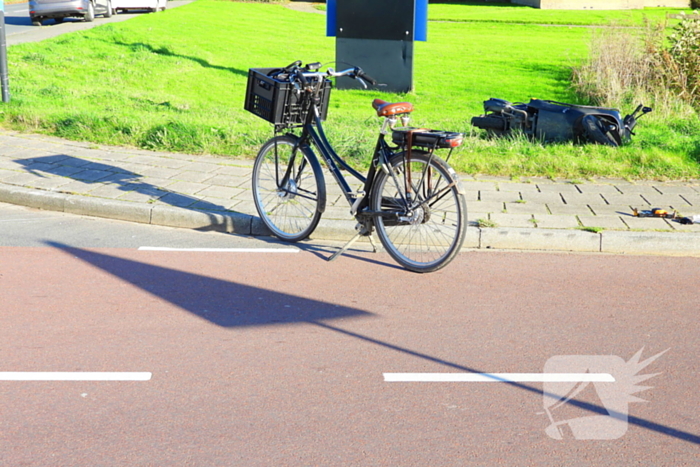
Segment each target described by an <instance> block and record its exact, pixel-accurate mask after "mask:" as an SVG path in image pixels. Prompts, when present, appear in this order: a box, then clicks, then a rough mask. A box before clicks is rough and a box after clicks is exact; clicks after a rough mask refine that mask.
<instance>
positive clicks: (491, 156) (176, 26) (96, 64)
mask: <svg viewBox="0 0 700 467" xmlns="http://www.w3.org/2000/svg"><path fill="white" fill-rule="evenodd" d="M441 6H443V5H437V4H436V5H433V4H431V7H430V8H431V17H432V16H433V15H434V11H436V10H435V9H436V7H441ZM444 6H445V7H449V8H453V9H456V10H455V11H457V12H458V11H460V10H459V9H460V8H461V9H462V10H464V12H465V13H464V15H463V17H467V16H468V14H467V13H469V12H471V13H469V14H476V13H478V11H479V9H480V8H492V9H493V10H492V11H493V12H496V13H497V12H498V11H501V10H500V9H499V8H500V7H472V6H456V5H444ZM503 8H504V10H503V11H504V14H505V13H507V12H508V11H510V9H511V8H513V7H503ZM515 10H519V11H523V12H524V13H523V15H524V16H522V17H523V18H525V19H527V18H536V17H535V16H533V15H536V14H537V12H542V11H540V10H534V9H528V8H519V7H515ZM437 11H439V9H437ZM542 13H544V12H542ZM578 13H580V14H583V13H589V12H577V14H578ZM454 14H455V15H457V13H454ZM533 23H537V22H536V21H533ZM294 31H303V34H294V33H293V32H294ZM428 35H429V37H428V39H429V41H428V42H425V43H417V44H416V47H415V73H414V75H415V87H416V90H415V92H412V93H410V94H408V95H391V94H389V95H387V94H383V93H380V92H374V91H372V92H362V91H337V90H334V91H333V92H332V95H331V104H330V110H329V117H328V121H327V125H326V129H327V131H328V133H329V136H330V137H331V139H332V141H333V142H334V144H335V145H336V146H337V147H338V149H339V150H340V151H341V152H342V153H343V154H347V155H349V156H350V157H352V158H353V159H354V161H355V163H356V164H358V165H360V166H362V165H365V164H366V163H367V162H368V158H369V153H370V152H371V150H372V148H373V144H374V143H373V142H374V139H375V138H376V133H377V130H378V128H379V125H380V121H379V120H378V119H377V118H376V116H375V115H374V113H373V110H372V109H371V107H370V104H371V101H372V99H374V98H375V97H381V98H383V99H385V100H408V101H411V102H412V103H413V104H414V105H415V107H416V112H414V117H413V122H412V123H413V124H414V125H416V126H429V127H432V128H441V129H449V130H454V131H462V132H465V133H467V134H468V135H469V137H468V138H466V139H465V144H464V145H463V146H462V147H461V148H459V149H458V150H457V151H456V152H455V154H454V155H453V157H452V159H451V161H450V162H451V164H452V165H453V166H454V167H455V168H456V169H457V170H460V171H463V172H468V173H485V174H493V175H508V176H512V177H520V176H524V177H525V176H536V175H544V176H550V177H564V178H588V177H594V176H611V177H624V178H631V179H638V178H698V177H699V176H700V122H699V120H698V118H697V115H696V114H694V113H688V112H687V110H686V113H685V114H684V116H683V117H678V118H674V119H671V120H670V121H667V120H666V119H665V118H661V114H657V115H655V114H651V115H649V116H647V117H645V118H644V119H643V120H642V121H641V122H640V124H639V126H638V128H637V132H638V137H637V138H635V140H634V142H633V144H631V145H630V146H627V147H624V148H620V149H613V148H607V147H599V146H593V145H588V146H575V145H571V144H559V145H547V146H543V145H541V144H537V143H532V142H530V141H527V140H524V139H522V138H515V139H512V140H503V141H492V140H488V139H486V138H485V137H484V136H483V134H482V133H481V132H480V131H478V130H474V129H473V128H472V127H471V125H470V123H469V121H470V119H471V117H472V116H475V115H478V114H480V113H481V112H482V101H483V100H485V99H487V98H489V97H500V98H505V99H508V100H511V101H524V100H525V101H526V100H528V99H529V98H530V97H539V98H543V99H553V100H560V101H570V102H577V97H576V96H575V95H574V94H573V93H572V91H571V87H570V85H569V76H570V70H571V67H572V66H575V65H576V64H578V63H580V62H581V60H583V59H584V58H585V57H586V56H587V53H588V43H589V40H590V37H591V30H590V28H582V27H548V26H539V25H537V24H527V25H526V24H501V23H497V22H492V21H491V22H489V21H473V22H469V23H464V22H431V24H430V26H429V32H428ZM334 56H335V41H334V39H333V38H327V37H325V17H324V15H319V14H309V13H301V12H296V11H292V10H290V9H288V8H286V7H284V6H282V5H274V4H265V3H232V2H223V1H214V0H198V1H196V2H194V3H191V4H189V5H186V6H182V7H178V8H174V9H170V10H167V11H166V12H164V13H158V14H150V15H143V16H139V17H137V18H134V19H132V20H129V21H127V22H123V23H115V24H108V25H103V26H99V27H96V28H94V29H91V30H88V31H83V32H77V33H72V34H67V35H63V36H59V37H56V38H53V39H48V40H45V41H42V42H40V43H35V44H21V45H17V46H12V47H10V48H9V50H8V60H9V64H10V65H9V66H10V91H11V96H12V101H11V102H10V103H9V104H5V105H3V107H2V108H0V124H2V125H3V126H5V127H8V128H14V129H21V130H25V131H36V132H45V133H49V134H54V135H57V136H61V137H65V138H70V139H75V140H84V141H91V142H94V143H100V144H122V145H133V146H138V147H143V148H148V149H154V150H165V151H178V152H189V153H194V154H197V153H209V154H216V155H221V156H226V157H235V158H241V157H253V156H254V155H255V153H256V151H257V148H258V147H259V146H260V145H261V144H262V142H264V141H265V140H266V139H267V138H269V137H270V136H271V134H272V130H271V126H270V125H269V124H267V123H266V122H264V121H263V120H261V119H258V118H257V117H255V116H253V115H252V114H250V113H248V112H245V111H244V110H243V101H244V96H245V88H246V82H247V72H248V68H256V67H274V66H283V65H286V64H288V63H291V62H292V61H294V60H297V59H301V60H303V61H305V62H312V61H321V62H332V61H333V60H334ZM623 110H628V109H623Z"/></svg>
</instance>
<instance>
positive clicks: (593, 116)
mask: <svg viewBox="0 0 700 467" xmlns="http://www.w3.org/2000/svg"><path fill="white" fill-rule="evenodd" d="M484 112H485V113H484V115H481V116H479V117H474V118H472V125H474V126H475V127H477V128H481V129H483V130H487V131H488V132H489V134H491V135H494V136H508V135H510V134H512V133H513V132H517V131H520V132H522V133H524V134H525V135H527V136H528V137H530V138H533V139H537V140H539V141H544V142H563V141H575V142H579V143H586V142H590V143H597V144H605V145H608V146H613V147H617V146H620V145H621V144H624V143H626V142H628V141H629V140H630V138H631V137H632V136H633V135H634V132H633V130H634V127H635V126H636V125H637V120H638V119H639V117H641V116H642V115H645V114H647V113H649V112H651V108H649V107H644V106H642V105H640V106H638V107H637V109H636V110H635V111H634V112H632V113H631V114H629V115H627V116H626V117H625V118H622V117H621V115H620V111H619V110H617V109H610V108H605V107H590V106H584V105H572V104H564V103H562V102H555V101H547V100H540V99H531V100H530V102H529V103H527V104H523V103H516V104H511V103H510V102H508V101H506V100H503V99H494V98H491V99H489V100H487V101H485V102H484Z"/></svg>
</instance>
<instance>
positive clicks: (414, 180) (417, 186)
mask: <svg viewBox="0 0 700 467" xmlns="http://www.w3.org/2000/svg"><path fill="white" fill-rule="evenodd" d="M389 165H390V170H389V173H386V172H385V171H383V170H379V171H378V172H377V178H376V179H375V183H374V187H373V188H372V198H371V200H370V203H371V206H372V211H374V212H379V213H381V215H378V216H377V217H376V220H375V227H376V228H377V234H378V235H379V239H380V240H381V242H382V245H384V248H385V249H386V250H387V252H388V253H389V254H390V255H391V257H392V258H394V260H396V261H397V262H398V263H399V264H401V265H402V266H403V267H405V268H406V269H409V270H411V271H415V272H432V271H436V270H438V269H440V268H442V267H444V266H446V265H447V264H448V263H449V262H450V261H452V260H453V259H454V258H455V256H457V254H458V253H459V250H460V249H461V248H462V244H463V243H464V237H465V235H466V228H467V203H466V201H465V198H464V195H463V194H462V193H461V188H460V183H459V179H458V177H457V174H456V173H455V172H454V170H452V169H451V168H450V166H449V165H447V163H446V162H444V161H443V160H442V159H440V158H438V157H435V156H432V157H431V156H430V155H429V154H428V153H426V152H425V151H417V150H414V151H412V154H411V161H410V167H409V164H406V161H405V157H404V154H403V153H402V154H398V155H396V156H394V157H393V158H392V159H391V161H390V164H389ZM409 173H410V176H409V175H408V174H409ZM409 188H410V189H409Z"/></svg>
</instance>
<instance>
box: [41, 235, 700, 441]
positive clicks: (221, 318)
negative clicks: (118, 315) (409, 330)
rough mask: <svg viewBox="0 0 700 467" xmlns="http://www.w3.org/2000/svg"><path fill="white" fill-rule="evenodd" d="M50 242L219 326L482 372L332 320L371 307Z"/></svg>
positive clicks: (593, 408)
mask: <svg viewBox="0 0 700 467" xmlns="http://www.w3.org/2000/svg"><path fill="white" fill-rule="evenodd" d="M46 244H47V245H48V246H51V247H53V248H57V249H59V250H63V251H65V252H66V253H67V254H69V255H71V256H72V257H75V258H78V259H80V260H81V261H83V262H85V263H87V264H89V265H91V266H94V267H96V268H99V269H101V270H103V271H105V272H107V273H109V274H111V275H113V276H115V277H117V278H119V279H121V280H123V281H125V282H128V283H129V284H132V285H133V286H135V287H138V288H140V289H142V290H144V291H146V292H148V293H150V294H152V295H154V296H156V297H158V298H160V299H162V300H166V301H168V302H170V303H172V304H173V305H175V306H177V307H179V308H181V309H183V310H185V311H187V312H189V313H191V314H193V315H195V316H197V317H199V318H201V319H205V320H207V321H209V322H211V323H213V324H215V325H217V326H222V327H226V328H235V327H247V326H268V325H285V324H297V323H305V324H310V325H315V326H318V327H320V328H322V329H325V330H327V331H331V332H336V333H339V334H342V335H344V336H347V337H351V338H353V339H357V340H360V341H362V342H365V343H367V344H370V345H375V346H378V347H381V348H384V349H387V350H391V351H394V352H399V353H402V354H406V355H410V356H412V357H415V358H419V359H421V360H425V361H428V362H432V363H436V364H439V365H442V366H445V367H447V368H450V369H453V370H458V371H460V372H467V373H481V374H483V373H484V372H483V371H480V370H479V369H477V368H472V367H469V366H466V365H462V364H459V363H455V362H450V361H447V360H444V359H441V358H438V357H435V356H432V355H428V354H425V353H422V352H419V351H416V350H412V349H409V348H406V347H401V346H398V345H395V344H392V343H390V342H385V341H381V340H379V339H375V338H373V337H369V336H365V335H362V334H359V333H356V332H353V331H350V330H347V329H343V328H341V327H339V326H337V325H334V324H330V323H329V322H328V321H333V320H337V319H341V318H374V317H376V315H374V314H373V313H370V312H367V311H363V310H359V309H356V308H349V307H344V306H340V305H334V304H333V303H328V302H321V301H317V300H312V299H307V298H303V297H297V296H294V295H290V294H286V293H281V292H276V291H273V290H265V289H261V288H258V287H253V286H248V285H243V284H237V283H235V282H229V281H224V280H221V279H215V278H212V277H206V276H203V275H199V274H193V273H189V272H183V271H178V270H175V269H169V268H165V267H162V266H154V265H151V264H147V263H142V262H138V261H134V260H130V259H123V258H118V257H115V256H110V255H106V254H102V253H97V252H95V251H88V250H83V249H80V248H73V247H69V246H67V245H64V244H60V243H57V242H46ZM494 381H502V382H503V383H504V384H508V385H509V386H511V387H513V388H515V389H519V390H523V391H526V392H527V393H530V394H533V395H535V396H537V397H549V398H554V399H556V400H560V399H561V397H560V396H559V395H556V394H551V393H548V392H546V391H544V390H542V389H539V388H537V387H534V386H531V385H528V384H523V383H517V382H505V381H503V380H499V378H498V377H494ZM562 403H563V404H568V405H570V406H573V407H577V408H579V409H583V410H585V411H588V412H592V413H594V414H598V415H604V416H609V417H612V418H617V419H627V420H628V423H630V424H632V425H636V426H639V427H642V428H645V429H647V430H650V431H654V432H657V433H661V434H664V435H666V436H670V437H672V438H677V439H680V440H683V441H686V442H689V443H693V444H700V436H698V435H695V434H693V433H689V432H686V431H683V430H678V429H675V428H673V427H669V426H666V425H661V424H658V423H655V422H653V421H650V420H645V419H642V418H638V417H629V418H627V414H623V413H617V412H615V411H614V410H610V409H608V408H606V407H602V406H600V405H596V404H592V403H589V402H584V401H579V400H576V399H568V400H565V401H563V402H562Z"/></svg>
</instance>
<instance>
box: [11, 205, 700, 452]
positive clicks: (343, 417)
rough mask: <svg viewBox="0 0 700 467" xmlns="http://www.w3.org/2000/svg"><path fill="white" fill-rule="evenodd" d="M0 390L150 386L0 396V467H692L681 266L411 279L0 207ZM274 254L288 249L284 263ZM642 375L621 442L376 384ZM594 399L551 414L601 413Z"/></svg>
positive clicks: (503, 401)
mask: <svg viewBox="0 0 700 467" xmlns="http://www.w3.org/2000/svg"><path fill="white" fill-rule="evenodd" d="M0 245H1V246H0V293H1V294H2V309H1V310H0V319H1V320H2V325H1V326H0V372H2V371H70V372H75V371H148V372H152V374H153V377H152V379H151V380H150V381H147V382H102V383H97V382H10V381H5V382H1V381H0V465H37V466H65V465H72V466H96V465H130V466H137V465H202V466H217V465H221V466H231V465H242V466H253V465H261V466H270V465H275V466H283V465H285V466H286V465H289V466H297V465H300V466H301V465H339V466H347V465H389V466H395V465H421V466H422V465H430V466H442V465H444V466H457V465H459V466H462V465H521V466H522V465H567V466H568V465H576V466H585V465H636V464H639V465H656V466H671V465H673V466H678V465H693V464H695V463H696V461H697V456H698V445H699V443H700V438H699V437H698V435H699V434H700V420H699V418H698V411H697V407H698V406H700V396H698V392H697V387H698V383H700V381H699V376H698V371H697V355H698V346H699V344H698V341H697V331H698V327H697V312H698V300H697V298H698V288H697V284H698V279H697V271H698V270H700V259H697V258H661V257H643V256H637V257H624V256H607V255H567V254H533V253H528V254H525V253H489V252H466V253H463V254H461V255H460V256H459V257H458V258H457V259H456V260H455V261H454V262H453V263H452V264H451V265H450V266H449V267H447V268H446V269H444V270H442V271H439V272H437V273H434V274H428V275H417V274H412V273H409V272H406V271H404V270H402V269H399V268H397V267H395V266H394V265H393V263H391V262H390V260H389V258H388V256H387V255H385V254H383V253H377V254H371V253H366V252H361V251H354V252H352V253H351V254H349V255H347V256H344V257H342V258H340V259H339V260H338V261H336V262H334V263H327V262H325V261H324V258H325V257H327V256H328V254H329V252H330V251H332V248H331V247H330V246H329V245H324V244H315V243H308V244H305V245H301V251H299V252H298V253H280V252H277V253H252V252H251V253H240V252H238V253H232V252H228V253H203V252H181V251H180V252H173V251H143V250H138V247H139V246H163V247H172V246H174V247H180V248H181V247H184V246H192V247H203V246H206V247H225V248H230V247H233V246H236V247H241V246H245V247H251V246H255V247H265V248H279V247H280V245H277V244H275V243H268V242H265V241H264V239H262V240H261V239H241V238H236V237H234V236H231V235H225V234H214V233H205V232H189V231H177V230H173V229H166V228H159V227H154V226H140V225H134V224H124V223H120V222H115V221H106V220H99V219H86V218H79V217H72V216H69V215H64V214H57V213H43V212H36V211H31V210H28V209H25V208H19V207H14V206H6V205H0ZM282 247H284V248H285V249H286V248H288V245H282ZM642 348H644V350H643V355H642V359H645V358H647V357H650V356H653V355H656V354H658V353H660V352H662V351H664V350H667V349H669V350H668V351H667V352H666V353H665V354H663V355H662V356H661V357H659V358H658V360H656V361H655V362H654V363H653V364H651V365H650V366H648V367H647V368H646V369H644V370H643V371H641V373H642V374H654V373H660V374H659V375H657V376H655V377H654V378H652V379H650V380H648V381H646V382H644V383H642V384H644V385H646V386H649V387H652V389H649V390H647V391H644V392H642V393H640V394H638V396H640V397H642V398H643V399H646V400H647V401H648V402H647V403H631V404H629V414H630V423H629V429H628V431H627V432H626V433H625V434H624V436H622V437H620V438H618V439H612V440H607V441H604V440H588V441H583V440H577V439H574V438H573V436H572V433H571V432H570V431H567V430H566V429H565V431H564V438H565V439H563V440H560V441H557V440H554V439H552V438H550V437H549V436H547V434H546V433H545V429H546V428H547V427H548V426H549V424H550V421H549V419H548V418H547V416H546V415H544V414H543V412H544V409H543V393H542V390H543V385H542V383H518V384H504V383H388V382H384V380H383V373H387V372H391V373H403V372H449V373H471V372H477V373H479V372H532V373H537V372H542V371H543V368H544V365H545V363H546V362H547V360H548V359H550V358H551V357H554V356H558V355H594V356H600V355H603V356H610V355H613V356H620V357H622V358H623V359H624V360H625V361H628V360H630V358H631V357H632V356H633V355H634V354H635V353H636V352H637V351H639V350H640V349H642ZM606 403H609V400H607V399H606V396H605V394H604V393H601V392H600V391H598V392H596V391H595V390H593V386H590V387H588V388H587V389H586V390H584V391H582V392H581V393H580V394H579V395H578V396H577V397H576V402H575V403H572V404H565V405H564V406H562V407H560V408H558V409H557V410H555V411H553V415H554V417H555V419H556V420H558V421H565V420H569V419H574V418H579V417H586V416H591V415H600V414H606V413H607V412H605V408H604V407H605V405H606Z"/></svg>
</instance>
